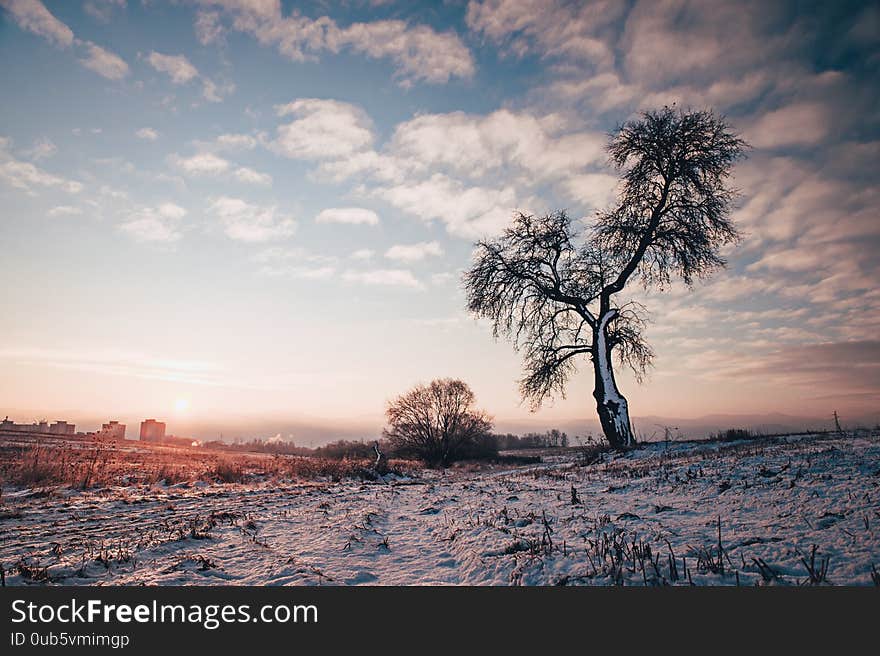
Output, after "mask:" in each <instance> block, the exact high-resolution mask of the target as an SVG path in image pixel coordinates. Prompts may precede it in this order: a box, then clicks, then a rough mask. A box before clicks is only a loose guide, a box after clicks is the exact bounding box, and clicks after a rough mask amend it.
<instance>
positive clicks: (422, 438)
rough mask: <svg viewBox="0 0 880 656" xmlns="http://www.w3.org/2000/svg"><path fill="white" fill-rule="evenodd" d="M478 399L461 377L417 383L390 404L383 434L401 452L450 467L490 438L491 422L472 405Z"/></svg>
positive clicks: (430, 463) (428, 462)
mask: <svg viewBox="0 0 880 656" xmlns="http://www.w3.org/2000/svg"><path fill="white" fill-rule="evenodd" d="M475 401H476V397H475V396H474V393H473V392H472V391H471V389H470V387H468V386H467V384H466V383H464V382H462V381H460V380H453V379H451V378H443V379H438V380H434V381H432V382H431V383H430V384H429V385H417V386H416V387H414V388H413V389H411V390H410V391H408V392H406V393H405V394H402V395H401V396H399V397H397V398H396V399H394V400H393V401H391V402H390V403H389V404H388V408H387V410H386V411H385V414H386V416H387V418H388V428H387V429H385V431H384V432H383V435H384V437H386V438H387V439H388V440H389V442H390V443H391V446H392V448H394V450H395V451H397V452H398V453H401V454H409V455H414V456H416V457H418V458H421V459H422V460H424V461H425V462H426V463H427V464H429V465H432V466H437V465H439V466H441V467H447V466H449V465H450V464H451V463H452V462H453V461H455V460H459V459H461V458H463V457H467V456H469V455H470V454H472V453H473V452H474V450H475V448H477V447H479V446H480V443H481V442H482V441H484V440H487V439H491V431H492V422H491V420H490V418H489V416H488V415H486V413H484V412H483V411H481V410H476V409H475V408H474V407H473V405H474V402H475Z"/></svg>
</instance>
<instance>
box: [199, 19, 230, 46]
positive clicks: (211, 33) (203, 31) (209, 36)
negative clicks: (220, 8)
mask: <svg viewBox="0 0 880 656" xmlns="http://www.w3.org/2000/svg"><path fill="white" fill-rule="evenodd" d="M195 28H196V38H197V39H198V40H199V43H201V44H202V45H203V46H207V45H210V44H212V43H220V42H222V41H223V25H222V24H221V23H220V14H219V13H217V12H216V11H199V12H197V13H196V24H195Z"/></svg>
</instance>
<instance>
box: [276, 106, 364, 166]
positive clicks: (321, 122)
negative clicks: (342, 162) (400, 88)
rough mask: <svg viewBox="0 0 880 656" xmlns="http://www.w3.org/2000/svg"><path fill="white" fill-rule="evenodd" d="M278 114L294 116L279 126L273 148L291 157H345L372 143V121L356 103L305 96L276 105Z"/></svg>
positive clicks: (318, 158)
mask: <svg viewBox="0 0 880 656" xmlns="http://www.w3.org/2000/svg"><path fill="white" fill-rule="evenodd" d="M276 112H277V114H278V116H290V115H293V116H294V117H296V120H294V121H292V122H291V123H287V124H284V125H280V126H279V127H278V131H277V137H276V139H275V141H274V142H273V147H274V149H275V150H277V151H278V152H279V153H281V154H282V155H285V156H286V157H291V158H294V159H315V160H320V159H336V158H344V157H347V156H350V155H352V154H353V153H355V152H357V151H359V150H363V149H366V148H368V147H369V146H370V145H371V144H372V143H373V132H372V122H371V121H370V119H369V117H368V116H367V115H366V113H365V112H364V111H363V110H361V109H360V108H359V107H356V106H355V105H351V104H348V103H344V102H340V101H337V100H322V99H318V98H304V99H300V100H296V101H294V102H291V103H288V104H287V105H281V106H278V107H276Z"/></svg>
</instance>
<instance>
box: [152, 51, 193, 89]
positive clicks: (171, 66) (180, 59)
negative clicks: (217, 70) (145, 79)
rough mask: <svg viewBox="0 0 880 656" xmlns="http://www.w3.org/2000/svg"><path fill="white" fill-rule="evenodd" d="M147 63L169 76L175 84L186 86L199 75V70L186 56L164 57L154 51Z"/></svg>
mask: <svg viewBox="0 0 880 656" xmlns="http://www.w3.org/2000/svg"><path fill="white" fill-rule="evenodd" d="M147 62H148V63H149V64H150V66H152V67H153V68H155V69H156V70H157V71H159V72H160V73H165V74H166V75H168V76H169V77H170V78H171V82H172V83H173V84H186V83H187V82H189V81H190V80H192V79H193V78H195V77H198V75H199V71H198V69H197V68H196V67H195V66H193V65H192V64H191V63H190V61H189V60H188V59H187V58H186V57H185V56H184V55H163V54H161V53H158V52H155V51H152V52H150V54H149V55H148V56H147Z"/></svg>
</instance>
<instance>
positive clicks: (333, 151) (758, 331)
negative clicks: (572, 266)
mask: <svg viewBox="0 0 880 656" xmlns="http://www.w3.org/2000/svg"><path fill="white" fill-rule="evenodd" d="M0 7H2V9H0V61H3V66H2V67H0V89H2V97H3V102H2V104H0V204H2V215H0V238H2V248H3V257H2V259H0V272H2V277H3V280H4V281H5V283H6V284H4V286H3V292H2V294H3V295H2V300H3V304H4V307H5V308H6V309H7V311H6V312H4V313H2V316H0V338H2V339H0V343H2V344H0V366H2V371H3V372H4V373H3V376H2V378H0V398H2V406H3V407H2V408H0V411H3V412H4V413H5V412H8V413H9V414H10V415H11V416H14V417H16V418H20V419H23V420H25V419H26V420H30V419H32V418H34V417H36V416H38V415H51V416H53V417H54V415H56V414H57V415H59V416H62V415H64V414H65V413H67V414H68V415H70V416H74V417H77V416H79V417H82V416H90V417H92V416H94V417H99V416H102V414H107V413H112V414H113V415H114V416H120V417H123V418H126V419H128V420H130V421H134V420H135V419H136V418H139V417H142V416H143V415H151V416H152V415H158V416H161V417H170V420H171V421H174V420H176V421H177V422H178V423H179V425H181V426H185V427H186V428H187V429H191V430H193V431H195V432H197V431H198V424H199V422H204V421H207V420H208V419H211V420H218V421H225V420H228V421H230V422H232V421H236V422H239V424H240V425H246V424H247V422H248V421H252V420H253V421H257V420H259V421H264V420H265V419H266V418H277V419H278V420H279V421H280V420H282V419H284V420H287V419H289V420H294V419H296V420H303V421H309V422H312V423H313V424H321V423H325V424H327V425H334V426H342V427H351V426H356V427H357V430H363V431H366V432H369V431H374V430H378V427H380V426H381V422H382V417H381V415H382V410H383V406H384V403H385V401H386V400H387V399H389V398H391V397H392V396H394V395H395V394H397V393H399V392H401V391H403V390H404V389H406V388H407V387H408V386H410V385H411V384H413V383H415V382H419V381H426V380H430V379H431V378H434V377H437V376H456V377H461V378H463V379H465V380H467V381H468V382H469V383H470V384H471V385H472V386H473V388H474V390H475V391H476V393H477V395H478V398H479V400H480V402H481V404H482V405H483V406H485V407H486V408H487V409H488V410H489V412H490V413H492V414H493V415H495V416H496V417H497V418H498V419H499V424H500V425H501V426H502V427H503V426H504V424H505V422H512V421H515V420H518V419H525V418H528V416H529V415H528V410H527V408H526V407H525V406H523V405H521V404H520V402H519V398H518V394H517V384H516V381H517V379H518V378H519V376H520V375H521V374H520V363H519V359H518V356H517V354H516V353H515V352H513V350H512V348H511V347H510V345H509V344H505V343H495V342H493V341H492V339H491V335H490V333H489V330H488V329H487V327H486V326H484V325H481V324H479V323H476V322H474V321H473V320H471V319H469V318H468V317H467V316H466V315H465V312H464V301H463V297H462V294H461V292H460V290H459V288H458V277H459V276H460V273H461V271H462V269H463V268H464V267H466V266H467V264H468V261H469V257H470V252H471V248H472V245H473V242H474V240H475V239H476V238H479V237H482V236H491V235H493V234H497V233H498V231H499V230H501V229H502V228H503V227H504V225H505V224H506V223H507V221H508V220H509V218H510V216H511V214H512V212H513V211H514V210H524V211H533V212H541V211H548V210H552V209H555V208H559V207H564V208H567V209H568V210H569V211H570V212H571V213H572V214H574V215H575V216H577V217H583V218H584V220H586V221H588V220H589V217H590V216H591V214H592V212H593V211H595V210H596V209H599V208H601V207H603V206H605V205H607V204H608V203H610V202H612V200H613V194H614V182H615V178H614V171H611V170H609V169H608V167H607V165H606V160H605V155H604V152H603V150H602V148H603V145H604V142H605V138H606V134H607V132H608V131H609V130H611V129H612V128H613V127H614V126H615V125H616V124H618V123H619V122H621V121H624V120H626V119H628V118H631V117H632V116H634V115H635V114H636V113H637V112H638V111H639V110H641V109H650V108H655V107H659V106H662V105H663V104H665V103H671V102H678V103H679V104H682V105H686V106H694V107H712V108H714V109H716V110H717V111H719V112H721V113H724V114H726V115H727V117H728V118H729V120H730V122H731V124H732V125H733V126H734V127H735V128H736V129H737V130H739V131H740V132H741V133H742V134H743V135H744V136H745V138H746V139H747V140H748V141H749V142H750V143H751V144H752V146H753V148H752V150H751V152H750V156H749V159H748V160H747V161H746V162H744V163H743V164H741V165H740V166H739V167H738V169H737V174H736V185H737V186H738V187H739V188H740V190H741V191H742V199H741V202H740V205H739V208H738V209H737V211H736V213H735V215H734V216H735V218H736V219H737V221H738V223H739V225H740V226H741V227H742V229H743V230H744V231H745V233H746V235H747V237H746V239H745V241H744V242H743V243H742V244H741V245H740V246H738V247H737V248H736V249H735V250H732V251H731V252H730V253H729V254H728V256H729V260H730V268H729V270H727V271H724V272H720V273H719V274H717V275H716V276H715V277H714V278H713V279H712V280H711V281H709V282H706V283H700V284H699V285H697V287H696V288H695V289H694V290H688V289H686V288H684V287H683V286H679V285H673V286H672V288H671V289H669V290H667V291H666V292H665V293H663V294H657V293H650V294H645V293H643V292H642V291H640V290H635V291H634V292H633V295H634V297H637V298H641V299H642V300H643V301H644V302H646V304H647V305H648V308H649V309H650V310H651V311H652V317H653V323H652V326H651V328H650V329H649V332H648V337H649V338H650V339H651V341H652V344H653V345H654V347H655V350H656V351H657V360H656V366H655V370H654V372H653V373H652V375H651V376H650V377H649V379H648V380H647V381H646V383H644V384H643V385H641V386H639V385H636V383H635V382H634V381H632V380H631V379H630V378H629V377H627V376H623V380H622V385H623V387H624V389H623V391H624V393H626V394H627V395H628V397H629V398H630V406H631V408H632V412H633V414H634V415H635V416H636V417H638V416H639V415H664V416H679V417H695V416H699V415H702V414H707V413H718V412H724V413H733V414H737V413H762V412H787V413H793V414H801V415H807V416H818V417H824V416H826V415H830V412H831V411H832V410H833V409H839V410H841V411H842V412H845V413H847V414H849V415H851V416H859V417H868V418H871V417H875V416H876V415H877V408H878V407H880V406H878V403H880V342H878V341H877V337H876V336H877V331H878V328H880V292H878V289H877V281H878V256H877V252H878V249H877V247H878V245H880V239H878V235H880V221H878V216H877V209H876V208H877V200H878V198H877V196H878V188H877V173H876V169H877V167H876V164H877V161H878V143H880V141H878V134H880V123H878V112H877V109H876V108H877V107H878V88H880V87H878V84H877V70H878V66H880V47H878V46H880V43H878V20H880V11H878V8H877V5H876V4H875V3H834V4H833V6H832V5H830V4H829V3H817V4H815V5H814V6H813V5H811V6H809V7H807V6H805V5H804V4H803V3H783V2H777V3H764V2H760V3H742V2H712V3H709V2H702V3H700V2H692V3H689V2H679V1H661V2H614V1H603V2H592V3H565V2H560V3H554V2H504V1H495V0H493V1H485V2H477V1H473V2H445V3H423V4H418V3H396V2H372V3H371V2H354V1H352V2H342V3H314V4H308V5H303V6H300V7H298V6H296V5H294V4H293V3H288V2H283V3H279V2H276V1H274V0H249V1H248V0H240V1H236V0H204V1H202V0H193V1H180V2H158V1H157V2H147V1H143V2H140V1H137V0H129V1H128V2H126V1H125V0H91V1H88V2H83V3H74V2H49V1H46V2H39V1H38V0H0ZM585 364H586V363H585ZM581 369H582V373H581V374H580V375H579V376H578V377H577V378H576V379H575V380H573V381H572V384H571V386H570V393H569V395H568V398H566V399H564V400H563V399H559V400H558V401H557V402H556V403H554V404H552V405H550V406H548V407H546V408H544V409H543V410H542V411H541V413H540V414H539V415H538V416H537V420H538V421H539V422H545V423H547V424H548V425H550V424H552V423H553V422H555V421H562V420H574V419H578V418H585V419H586V418H591V417H592V416H593V407H592V403H591V399H590V396H589V394H590V376H591V375H590V372H589V367H588V366H585V367H582V368H581ZM31 415H33V416H31ZM346 430H347V429H346Z"/></svg>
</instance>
